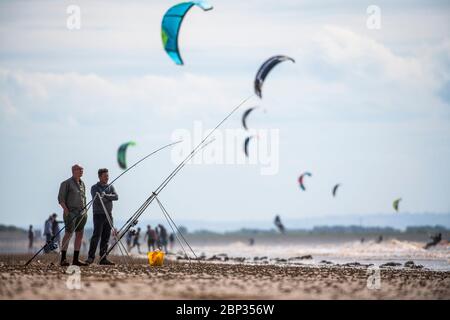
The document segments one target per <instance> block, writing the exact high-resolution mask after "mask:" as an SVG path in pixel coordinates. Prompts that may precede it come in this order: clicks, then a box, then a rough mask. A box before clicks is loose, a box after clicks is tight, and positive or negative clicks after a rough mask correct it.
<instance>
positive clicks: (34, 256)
mask: <svg viewBox="0 0 450 320" xmlns="http://www.w3.org/2000/svg"><path fill="white" fill-rule="evenodd" d="M180 142H181V140H179V141H175V142H172V143H169V144H166V145H164V146H162V147H160V148H158V149H156V150H155V151H153V152H151V153H149V154H148V155H146V156H145V157H143V158H142V159H140V160H139V161H137V162H136V163H134V164H133V165H132V166H131V167H129V168H127V169H126V170H125V171H124V172H122V173H121V174H119V175H118V176H117V177H116V178H115V179H113V181H111V182H110V183H109V184H107V185H106V187H105V188H104V189H103V190H106V189H107V188H109V187H110V186H112V185H113V183H114V182H116V181H117V180H118V179H119V178H120V177H122V176H123V175H124V174H126V173H127V172H128V171H130V170H131V169H133V168H134V167H136V166H137V165H138V164H139V163H141V162H142V161H144V160H146V159H147V158H149V157H151V156H152V155H154V154H155V153H158V152H159V151H161V150H163V149H166V148H168V147H170V146H173V145H175V144H178V143H180ZM93 200H94V199H92V200H91V201H89V202H88V203H87V204H86V205H85V206H84V207H83V208H82V209H81V210H80V211H79V212H78V213H77V214H76V215H74V217H73V218H72V219H71V220H70V221H69V223H71V222H72V221H73V220H75V218H78V216H79V215H80V213H81V216H82V215H84V214H86V213H87V210H86V208H88V207H89V206H90V205H91V203H92V201H93ZM65 228H66V225H65V224H64V226H63V227H62V228H61V229H59V230H58V232H57V233H55V234H54V235H53V236H52V237H51V239H50V240H49V241H47V243H46V244H45V245H44V246H43V247H42V248H41V249H39V250H38V251H37V252H36V253H35V254H34V255H33V256H32V257H31V258H30V259H29V260H28V261H27V262H26V263H25V266H27V265H29V264H30V263H31V262H32V261H33V260H34V259H35V258H36V257H37V256H38V254H39V253H41V252H42V250H44V249H45V247H47V246H48V245H50V244H51V243H53V241H54V240H55V238H56V237H57V236H58V235H59V234H60V233H61V232H62V231H63V230H64V229H65Z"/></svg>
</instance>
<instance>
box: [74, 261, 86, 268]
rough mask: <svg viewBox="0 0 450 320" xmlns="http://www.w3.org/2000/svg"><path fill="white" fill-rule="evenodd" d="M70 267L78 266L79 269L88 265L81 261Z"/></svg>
mask: <svg viewBox="0 0 450 320" xmlns="http://www.w3.org/2000/svg"><path fill="white" fill-rule="evenodd" d="M72 265H73V266H79V267H86V266H88V264H87V263H86V262H83V261H80V260H77V261H74V262H72Z"/></svg>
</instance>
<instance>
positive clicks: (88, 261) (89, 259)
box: [85, 258, 94, 265]
mask: <svg viewBox="0 0 450 320" xmlns="http://www.w3.org/2000/svg"><path fill="white" fill-rule="evenodd" d="M85 262H86V264H88V265H89V264H93V263H94V259H92V258H88V259H87V260H86V261H85Z"/></svg>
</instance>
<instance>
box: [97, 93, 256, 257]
mask: <svg viewBox="0 0 450 320" xmlns="http://www.w3.org/2000/svg"><path fill="white" fill-rule="evenodd" d="M253 96H254V94H252V95H251V96H249V97H247V98H245V99H244V100H242V101H241V102H240V103H239V104H238V105H237V106H236V107H235V108H233V110H231V112H230V113H228V114H227V116H226V117H225V118H223V119H222V120H221V121H220V122H219V123H218V124H217V125H216V126H215V127H214V129H213V130H211V131H210V132H209V133H208V134H207V135H206V137H204V138H203V140H202V141H201V142H200V143H199V144H198V145H197V146H196V147H195V148H194V149H193V150H192V151H191V153H190V154H189V155H188V156H187V157H186V158H185V159H184V160H183V161H181V162H180V163H179V164H178V166H177V167H176V168H175V169H174V170H173V171H172V172H171V173H170V174H169V175H168V176H167V178H166V179H164V181H163V182H162V183H161V184H160V185H159V186H158V187H157V188H156V190H155V191H153V192H152V194H151V195H150V196H149V197H148V198H147V200H145V201H144V203H143V204H142V205H141V207H140V208H139V209H138V210H137V211H136V212H135V213H134V214H133V215H132V216H131V218H130V219H128V221H127V222H126V223H125V224H124V225H123V226H122V228H120V231H121V232H119V239H121V238H122V237H123V236H124V235H125V234H126V232H127V231H128V230H129V229H130V228H131V227H132V226H134V225H136V224H137V223H138V221H137V218H139V217H140V216H141V215H142V214H143V213H144V211H145V210H146V209H147V208H148V206H149V205H150V204H151V203H152V202H153V200H154V199H155V198H156V196H158V195H159V193H160V192H161V191H162V190H164V188H165V187H166V186H167V184H168V183H169V182H170V181H171V180H172V179H173V178H174V177H175V176H176V174H177V173H178V172H179V171H180V170H181V169H182V168H183V167H184V166H185V165H186V163H187V162H188V161H189V160H190V159H192V157H193V156H194V155H195V153H196V152H197V151H198V150H199V149H200V148H203V147H202V145H204V144H205V141H206V140H207V139H208V138H209V137H210V136H211V135H212V134H213V133H214V132H215V131H216V130H217V129H218V128H219V127H220V126H221V125H222V124H223V123H224V122H225V121H226V120H227V119H228V118H229V117H231V116H232V115H233V114H234V113H235V112H236V111H237V110H238V109H239V108H240V107H241V106H242V105H243V104H245V103H246V102H247V101H248V100H250V99H251V98H252V97H253ZM209 143H210V142H208V143H207V144H209ZM207 144H206V145H207ZM206 145H205V146H206ZM116 244H117V241H116V242H114V244H113V245H112V246H111V247H110V248H109V249H108V251H107V252H106V253H105V254H104V255H103V256H102V257H101V258H100V259H103V258H104V257H106V256H107V255H108V254H109V253H110V252H111V250H112V249H113V248H114V246H115V245H116Z"/></svg>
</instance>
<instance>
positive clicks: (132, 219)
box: [100, 139, 215, 260]
mask: <svg viewBox="0 0 450 320" xmlns="http://www.w3.org/2000/svg"><path fill="white" fill-rule="evenodd" d="M214 140H215V139H212V140H210V141H208V142H207V143H204V144H203V145H202V147H201V148H200V149H198V150H196V152H194V153H192V154H190V155H189V158H188V161H189V160H190V159H192V158H193V157H194V156H195V154H196V153H197V152H198V151H200V150H202V149H203V148H205V147H206V146H208V145H209V144H210V143H212V142H214ZM185 160H186V159H185ZM186 163H187V161H186V162H184V163H183V166H184V165H186ZM183 166H182V167H183ZM155 198H156V194H155V193H154V192H153V193H152V194H151V195H150V197H149V198H147V199H146V200H145V201H144V203H143V204H142V205H141V206H140V207H139V209H137V210H136V212H135V213H133V215H132V216H131V217H130V218H129V219H128V220H127V222H125V224H124V225H123V226H122V227H121V228H120V229H119V231H118V239H117V240H116V242H114V243H113V244H112V245H111V247H110V248H109V250H108V252H106V253H105V254H104V255H103V256H101V257H100V260H101V259H103V258H105V257H106V255H108V254H109V252H111V251H112V250H113V249H114V247H115V246H116V245H117V244H118V243H119V241H120V239H122V238H123V237H124V236H125V234H127V232H128V231H129V230H130V229H131V227H133V226H134V225H136V224H137V223H138V218H139V217H140V216H141V215H142V214H143V213H144V211H145V210H146V209H147V208H148V207H149V206H150V204H151V203H152V202H153V200H154V199H155Z"/></svg>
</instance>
